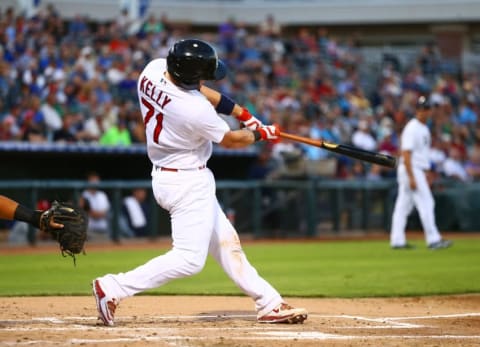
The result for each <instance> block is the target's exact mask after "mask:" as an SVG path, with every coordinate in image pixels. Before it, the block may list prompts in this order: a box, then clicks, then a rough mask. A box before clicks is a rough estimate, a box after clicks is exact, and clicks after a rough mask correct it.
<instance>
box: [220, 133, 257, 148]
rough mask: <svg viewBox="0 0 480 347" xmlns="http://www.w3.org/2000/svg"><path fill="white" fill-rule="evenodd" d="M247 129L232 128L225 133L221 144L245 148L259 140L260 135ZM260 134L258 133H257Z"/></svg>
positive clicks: (227, 146) (226, 146) (228, 146)
mask: <svg viewBox="0 0 480 347" xmlns="http://www.w3.org/2000/svg"><path fill="white" fill-rule="evenodd" d="M255 134H256V133H255V132H253V131H250V130H247V129H240V130H232V131H229V132H227V133H226V134H225V136H224V137H223V140H222V142H220V143H219V144H220V146H222V147H225V148H244V147H247V146H250V145H251V144H253V143H254V142H256V141H259V140H260V138H259V135H257V136H256V135H255ZM257 134H258V133H257Z"/></svg>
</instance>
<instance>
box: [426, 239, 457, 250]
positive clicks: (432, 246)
mask: <svg viewBox="0 0 480 347" xmlns="http://www.w3.org/2000/svg"><path fill="white" fill-rule="evenodd" d="M452 245H453V242H452V241H450V240H440V241H437V242H434V243H431V244H429V245H428V248H429V249H442V248H448V247H451V246H452Z"/></svg>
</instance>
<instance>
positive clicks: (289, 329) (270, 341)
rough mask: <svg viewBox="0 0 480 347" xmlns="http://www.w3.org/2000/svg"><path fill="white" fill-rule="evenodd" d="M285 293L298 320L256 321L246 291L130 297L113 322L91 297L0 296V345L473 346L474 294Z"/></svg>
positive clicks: (478, 305) (477, 310)
mask: <svg viewBox="0 0 480 347" xmlns="http://www.w3.org/2000/svg"><path fill="white" fill-rule="evenodd" d="M287 299H288V300H287V301H288V302H289V303H290V304H291V305H294V306H302V307H305V308H307V309H308V310H309V313H310V314H309V317H308V319H307V320H306V321H305V322H304V324H297V325H287V324H283V325H278V324H259V323H257V322H256V320H255V312H254V310H253V301H252V300H251V299H250V298H248V297H232V296H228V297H224V296H221V297H219V296H137V297H133V298H129V299H126V300H124V301H122V302H121V304H120V306H119V307H118V309H117V313H116V325H115V326H114V327H105V326H102V325H99V321H97V316H96V308H95V300H94V298H93V296H92V297H9V298H0V346H75V345H78V346H128V347H133V346H161V347H163V346H165V347H167V346H168V347H171V346H181V347H197V346H198V347H227V346H234V347H270V346H272V347H273V346H275V347H286V346H308V347H313V346H407V347H408V346H412V347H413V346H432V347H433V346H452V347H453V346H455V347H462V346H464V347H467V346H472V347H473V346H480V294H474V295H458V296H436V297H415V298H389V299H380V298H372V299H322V298H313V299H305V298H287Z"/></svg>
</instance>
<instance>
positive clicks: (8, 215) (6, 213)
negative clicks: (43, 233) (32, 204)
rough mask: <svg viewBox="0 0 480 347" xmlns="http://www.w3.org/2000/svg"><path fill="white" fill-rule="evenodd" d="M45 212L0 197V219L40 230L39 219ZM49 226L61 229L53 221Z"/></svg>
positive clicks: (61, 226) (61, 225) (60, 225)
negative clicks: (21, 223) (24, 223)
mask: <svg viewBox="0 0 480 347" xmlns="http://www.w3.org/2000/svg"><path fill="white" fill-rule="evenodd" d="M44 212H45V211H39V210H35V211H34V210H32V209H31V208H28V207H26V206H23V205H20V204H19V203H18V202H16V201H15V200H12V199H10V198H7V197H6V196H4V195H0V219H7V220H18V221H21V222H26V223H28V224H30V225H33V226H34V227H36V228H40V217H41V216H42V213H44ZM49 223H50V224H49V225H50V227H51V228H54V229H61V228H63V224H60V223H56V222H55V221H54V220H53V219H51V220H50V221H49Z"/></svg>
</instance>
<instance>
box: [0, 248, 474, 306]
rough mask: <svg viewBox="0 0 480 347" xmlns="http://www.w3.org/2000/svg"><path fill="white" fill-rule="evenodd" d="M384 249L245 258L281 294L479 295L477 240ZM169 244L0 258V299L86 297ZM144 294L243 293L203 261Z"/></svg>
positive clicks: (271, 252) (259, 253) (273, 252)
mask: <svg viewBox="0 0 480 347" xmlns="http://www.w3.org/2000/svg"><path fill="white" fill-rule="evenodd" d="M413 243H414V244H416V245H417V249H415V250H396V251H393V250H391V249H390V248H389V246H388V242H386V241H348V242H347V241H341V242H310V243H296V242H291V243H281V244H269V245H267V244H263V243H262V244H260V243H258V244H255V243H254V244H248V245H245V246H244V249H245V253H246V254H247V257H248V258H249V260H250V262H251V263H252V264H253V265H254V266H255V267H256V269H257V270H258V271H259V273H260V274H261V275H262V276H263V277H264V278H265V279H266V280H267V281H269V282H270V283H271V284H272V285H273V286H274V287H275V288H277V289H278V290H279V291H280V292H281V293H282V295H284V296H304V297H375V296H384V297H385V296H413V295H433V294H460V293H480V280H479V278H480V239H478V238H477V239H475V238H472V239H459V240H455V244H454V246H453V247H452V248H450V249H446V250H438V251H431V250H428V249H426V248H425V245H424V242H423V241H416V242H415V241H414V242H413ZM166 250H167V249H159V250H158V251H155V250H151V249H148V250H135V251H134V250H130V251H125V250H116V251H109V252H105V251H104V252H101V251H89V252H88V254H87V255H86V256H82V255H80V256H78V258H77V266H76V267H74V266H73V263H72V261H71V259H70V258H62V257H61V255H60V254H59V253H56V252H55V253H51V254H32V255H25V254H21V255H12V254H8V255H0V278H1V280H0V296H16V295H90V291H91V288H90V283H91V280H92V279H93V278H95V277H97V276H101V275H103V274H106V273H117V272H125V271H128V270H130V269H132V268H134V267H136V266H138V265H141V264H143V263H144V262H146V261H147V260H149V259H151V258H153V257H155V256H157V255H160V254H163V253H164V252H165V251H166ZM147 294H162V295H164V294H204V295H214V294H219V295H240V294H242V293H241V292H240V291H239V290H238V289H237V288H236V287H235V285H234V284H233V283H232V282H231V281H230V279H229V278H227V276H226V275H225V274H224V273H223V271H222V270H221V269H220V267H219V266H218V265H217V264H216V263H215V262H214V261H213V260H212V259H211V258H209V259H208V261H207V265H206V266H205V268H204V270H203V271H202V272H201V273H200V274H198V275H195V276H192V277H190V278H185V279H179V280H176V281H172V282H170V283H168V284H167V285H165V286H163V287H161V288H158V289H154V290H152V291H149V292H147Z"/></svg>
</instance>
